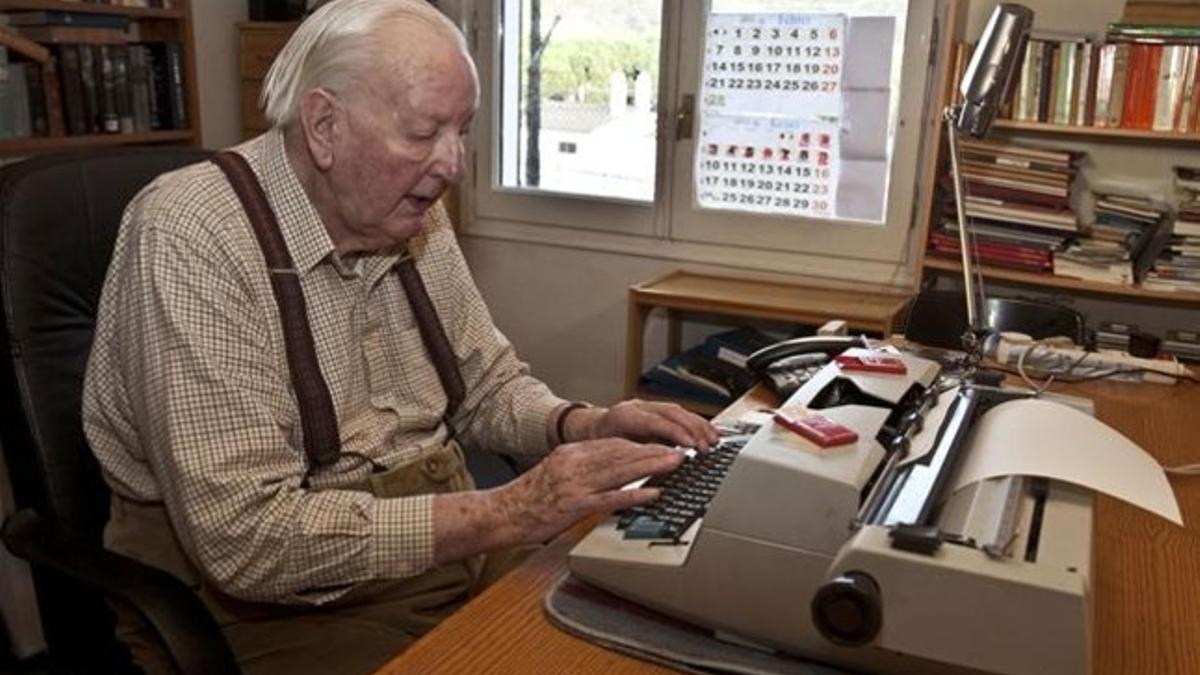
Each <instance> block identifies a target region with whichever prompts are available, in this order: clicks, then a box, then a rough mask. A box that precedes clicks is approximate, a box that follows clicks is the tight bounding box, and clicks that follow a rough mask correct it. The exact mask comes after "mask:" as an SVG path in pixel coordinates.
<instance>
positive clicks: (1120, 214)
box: [1054, 194, 1170, 285]
mask: <svg viewBox="0 0 1200 675" xmlns="http://www.w3.org/2000/svg"><path fill="white" fill-rule="evenodd" d="M1169 213H1170V212H1169V209H1167V208H1166V207H1165V206H1163V205H1159V204H1156V203H1154V202H1153V201H1151V200H1149V199H1145V198H1141V197H1130V196H1123V195H1113V194H1097V195H1096V222H1095V223H1094V224H1093V225H1092V227H1091V228H1090V230H1089V231H1088V233H1087V235H1086V236H1081V237H1080V238H1078V239H1076V240H1075V241H1073V242H1071V244H1070V245H1068V246H1067V248H1066V249H1065V250H1064V251H1061V252H1059V253H1057V254H1056V255H1055V256H1054V274H1055V275H1056V276H1061V277H1070V278H1073V279H1086V280H1089V281H1101V282H1106V283H1113V284H1124V285H1132V284H1133V283H1134V282H1135V281H1137V280H1138V279H1140V278H1141V276H1142V273H1143V272H1144V271H1145V269H1146V268H1147V267H1149V264H1150V262H1152V261H1153V259H1154V255H1153V254H1150V253H1148V251H1149V249H1150V248H1151V247H1152V246H1153V242H1154V241H1155V240H1156V238H1157V237H1158V236H1159V232H1160V229H1161V228H1164V227H1169V222H1170V218H1169ZM1147 256H1149V257H1148V258H1147Z"/></svg>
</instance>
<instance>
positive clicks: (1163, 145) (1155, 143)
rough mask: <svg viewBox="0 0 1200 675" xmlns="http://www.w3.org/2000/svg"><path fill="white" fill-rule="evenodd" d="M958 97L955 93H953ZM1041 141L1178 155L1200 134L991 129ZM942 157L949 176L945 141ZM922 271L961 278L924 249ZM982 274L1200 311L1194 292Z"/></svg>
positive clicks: (957, 74)
mask: <svg viewBox="0 0 1200 675" xmlns="http://www.w3.org/2000/svg"><path fill="white" fill-rule="evenodd" d="M972 47H973V46H972V45H970V44H965V43H962V44H959V45H958V46H957V52H956V57H955V59H954V65H953V68H952V78H951V79H952V81H953V82H958V81H959V80H960V79H961V77H962V72H963V70H964V69H965V65H966V61H967V60H968V58H969V57H970V53H971V49H972ZM954 95H955V96H957V92H955V93H954ZM1041 139H1048V140H1052V141H1053V143H1052V145H1060V144H1061V145H1067V146H1071V147H1077V148H1078V147H1085V148H1086V147H1092V148H1095V147H1099V146H1106V145H1112V146H1120V147H1124V148H1131V147H1132V148H1146V149H1148V150H1150V151H1154V149H1155V148H1158V149H1164V150H1165V149H1179V148H1182V149H1184V150H1186V151H1188V152H1191V151H1194V150H1200V133H1182V132H1179V131H1153V130H1148V129H1131V128H1122V127H1095V126H1085V125H1078V124H1056V123H1047V122H1033V121H1026V120H1014V119H1010V118H1003V117H1002V118H997V119H996V120H995V122H994V123H993V125H992V132H991V136H990V140H998V141H1010V140H1013V141H1017V142H1024V143H1030V142H1033V143H1035V144H1036V143H1037V142H1038V141H1039V140H1041ZM939 144H940V145H941V153H940V154H941V156H942V157H943V159H944V162H943V164H944V166H945V167H946V168H945V169H944V170H945V171H949V168H948V161H949V160H948V159H945V157H946V152H947V148H946V147H945V146H946V144H945V138H944V137H941V138H939ZM927 226H928V227H927V229H926V232H925V238H926V240H928V237H929V229H932V224H931V223H927ZM919 256H920V262H919V267H920V269H921V270H922V275H923V276H931V275H947V274H948V275H952V276H955V277H956V278H960V277H961V275H962V263H961V262H960V261H959V260H957V259H952V258H941V257H937V256H933V255H929V253H928V246H922V247H921V252H920V254H919ZM979 272H980V273H981V274H982V275H983V277H984V278H985V279H986V280H991V281H997V282H1003V283H1010V284H1016V285H1019V286H1025V287H1030V288H1034V289H1052V290H1056V291H1065V292H1067V293H1071V294H1078V295H1086V296H1091V297H1094V298H1100V299H1105V300H1112V301H1118V302H1135V303H1152V304H1157V305H1176V306H1181V307H1186V308H1191V307H1200V293H1196V292H1192V291H1170V290H1159V289H1151V288H1144V287H1142V286H1141V285H1123V284H1115V283H1104V282H1101V281H1091V280H1084V279H1076V278H1071V277H1063V276H1056V275H1054V274H1053V273H1050V272H1032V271H1024V270H1017V269H1008V268H1005V267H998V266H994V265H986V264H984V265H979Z"/></svg>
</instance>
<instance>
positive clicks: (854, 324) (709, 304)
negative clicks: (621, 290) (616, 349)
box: [625, 270, 909, 414]
mask: <svg viewBox="0 0 1200 675" xmlns="http://www.w3.org/2000/svg"><path fill="white" fill-rule="evenodd" d="M908 299H909V298H908V296H907V295H901V294H897V293H892V292H886V293H885V292H870V291H850V290H834V289H829V288H813V287H809V286H801V285H798V284H790V283H783V282H774V281H762V280H758V279H741V278H737V277H722V276H714V275H710V274H699V273H696V272H687V271H683V270H677V271H674V272H671V273H670V274H667V275H665V276H661V277H658V278H655V279H651V280H648V281H643V282H641V283H637V284H634V285H632V286H630V288H629V298H628V304H627V306H626V311H627V317H628V319H627V320H628V323H627V325H626V334H625V395H626V396H637V395H640V393H641V392H640V391H639V386H638V381H639V379H640V378H641V375H642V355H643V353H644V345H643V342H644V340H645V334H646V320H647V318H648V317H649V315H650V313H651V312H652V311H654V310H656V309H657V310H663V311H665V312H666V315H667V353H668V354H678V353H679V352H680V351H682V344H681V341H682V338H681V336H682V329H681V327H680V323H681V320H682V316H683V315H684V314H700V315H712V316H720V317H742V318H749V319H762V320H770V321H784V322H787V323H798V324H808V325H812V326H820V325H821V324H823V323H825V322H826V321H829V320H831V319H841V320H844V321H845V322H846V325H847V327H848V328H849V329H850V330H851V331H855V332H859V331H864V332H870V333H876V334H879V335H883V336H885V337H886V336H887V335H889V334H890V333H891V329H892V326H893V324H894V323H895V321H896V317H897V316H898V315H899V314H900V312H901V310H902V309H903V308H904V306H905V305H906V304H908ZM678 402H679V403H680V404H683V405H685V406H687V407H689V408H691V409H693V410H696V411H697V412H699V413H701V414H709V413H711V412H715V411H716V408H714V409H712V410H706V409H703V408H700V407H698V406H697V405H696V404H690V403H685V402H683V401H678Z"/></svg>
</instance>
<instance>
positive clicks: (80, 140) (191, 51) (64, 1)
mask: <svg viewBox="0 0 1200 675" xmlns="http://www.w3.org/2000/svg"><path fill="white" fill-rule="evenodd" d="M191 2H192V0H169V2H168V3H167V4H170V5H171V6H170V7H169V8H157V7H130V6H122V5H113V4H99V3H91V2H80V1H79V0H0V14H5V13H7V12H16V11H21V12H25V11H47V12H71V13H76V14H90V15H101V16H119V17H126V18H128V19H129V20H130V21H131V22H133V23H136V25H137V29H138V35H139V37H140V40H141V41H142V42H147V43H149V42H175V43H179V45H180V50H179V52H180V56H181V59H180V61H181V66H182V73H183V102H184V110H185V111H186V118H187V124H186V126H184V127H182V128H172V129H163V130H153V131H146V130H141V131H135V132H132V133H130V132H128V131H125V132H123V133H89V134H62V135H41V136H23V137H9V138H0V159H3V158H19V157H23V156H30V155H38V154H44V153H52V152H64V151H70V150H82V149H87V148H96V147H112V146H118V145H146V144H179V145H193V146H199V145H200V144H201V140H202V139H201V133H200V128H201V126H200V105H199V90H198V88H197V77H196V54H195V42H194V27H193V23H192V22H193V19H192V11H191V9H192V7H191ZM46 46H49V47H51V49H52V50H53V48H54V47H53V45H51V44H47V45H46ZM60 77H61V74H60ZM64 114H65V112H64Z"/></svg>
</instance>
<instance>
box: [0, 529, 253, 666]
mask: <svg viewBox="0 0 1200 675" xmlns="http://www.w3.org/2000/svg"><path fill="white" fill-rule="evenodd" d="M2 536H3V539H4V543H5V545H7V546H8V549H9V550H10V551H12V553H13V554H15V555H17V556H18V557H21V558H24V559H25V560H28V561H29V562H31V563H34V564H38V565H44V566H45V567H47V568H50V569H52V570H54V571H56V572H58V573H60V574H63V575H66V576H68V577H70V578H71V579H74V580H76V581H79V582H81V583H83V584H86V585H88V586H91V587H92V588H95V589H97V590H99V591H100V592H102V593H104V594H105V595H107V596H109V597H113V598H117V599H120V600H123V601H125V602H127V603H129V604H130V605H132V606H133V607H135V608H137V610H138V611H139V612H141V613H142V615H143V616H145V618H146V620H147V621H148V622H149V623H150V626H151V627H153V628H154V630H155V631H156V632H157V633H158V635H159V637H161V638H162V641H163V643H164V645H165V646H166V648H167V651H168V652H169V653H170V655H171V658H172V659H174V661H175V665H176V666H177V667H178V668H179V670H180V671H181V672H183V673H187V674H190V673H237V672H239V670H238V666H237V662H236V661H235V660H234V658H233V652H232V651H230V649H229V645H228V644H227V643H226V642H225V638H224V637H223V636H222V635H221V630H220V628H218V627H217V623H216V621H214V620H213V618H212V615H211V614H209V612H208V609H206V608H205V607H204V604H203V603H201V602H200V599H199V598H198V597H196V595H195V594H194V593H193V592H192V590H191V589H189V588H188V587H187V585H186V584H184V583H183V582H182V581H180V580H179V579H177V578H175V577H174V576H172V575H170V574H168V573H167V572H164V571H163V570H160V569H158V568H157V567H151V566H150V565H146V564H144V563H141V562H139V561H137V560H134V559H132V558H129V557H126V556H123V555H119V554H117V553H113V552H112V551H108V550H106V549H103V548H100V547H98V546H93V545H90V544H85V543H82V542H79V541H75V540H72V539H70V538H68V537H65V536H62V535H61V533H58V532H56V531H55V530H54V527H53V526H52V525H50V524H49V523H47V522H46V521H44V520H43V519H42V518H41V517H40V516H38V514H37V513H36V512H35V511H34V510H33V509H22V510H20V511H18V512H17V513H14V514H13V515H12V516H10V517H9V518H8V519H7V520H6V521H5V522H4V530H3V535H2Z"/></svg>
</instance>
